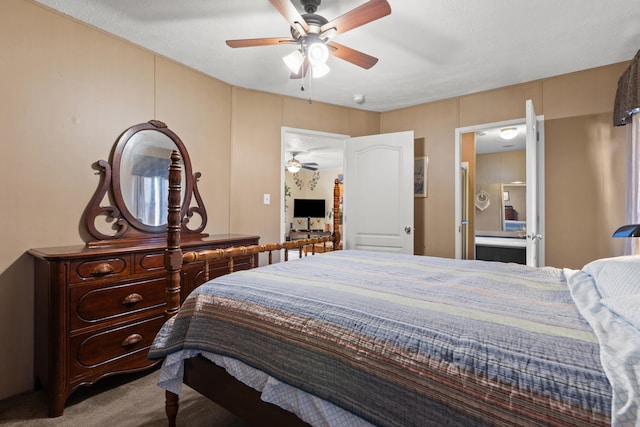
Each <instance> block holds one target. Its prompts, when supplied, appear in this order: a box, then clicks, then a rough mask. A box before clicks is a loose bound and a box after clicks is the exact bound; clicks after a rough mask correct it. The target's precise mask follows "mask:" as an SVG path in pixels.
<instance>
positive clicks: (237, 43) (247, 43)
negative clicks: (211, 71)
mask: <svg viewBox="0 0 640 427" xmlns="http://www.w3.org/2000/svg"><path fill="white" fill-rule="evenodd" d="M226 43H227V46H229V47H254V46H272V45H277V44H293V43H296V41H295V40H292V39H285V38H280V37H267V38H260V39H239V40H227V41H226Z"/></svg>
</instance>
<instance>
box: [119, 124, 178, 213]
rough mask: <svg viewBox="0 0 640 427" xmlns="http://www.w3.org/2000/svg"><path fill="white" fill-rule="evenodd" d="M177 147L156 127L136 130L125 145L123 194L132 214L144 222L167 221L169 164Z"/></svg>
mask: <svg viewBox="0 0 640 427" xmlns="http://www.w3.org/2000/svg"><path fill="white" fill-rule="evenodd" d="M176 149H178V147H177V146H176V144H175V143H174V142H173V141H172V140H171V139H170V138H169V137H168V136H167V135H165V134H163V133H161V132H157V131H154V130H142V131H140V132H137V133H136V134H135V135H133V136H132V137H131V139H129V141H128V142H127V144H126V145H125V147H124V149H123V152H122V157H121V163H120V186H121V191H122V198H123V200H124V203H125V205H126V207H127V209H128V210H129V212H130V213H131V215H132V216H133V217H134V218H136V219H137V220H138V221H140V222H141V223H143V224H145V225H149V226H161V225H165V224H167V195H168V192H169V172H168V168H169V164H170V163H171V159H170V157H171V151H172V150H176ZM182 163H183V165H182V166H183V167H184V162H182ZM183 181H184V176H183ZM182 188H183V189H184V186H183V187H182ZM183 199H184V190H183Z"/></svg>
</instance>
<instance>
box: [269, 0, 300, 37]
mask: <svg viewBox="0 0 640 427" xmlns="http://www.w3.org/2000/svg"><path fill="white" fill-rule="evenodd" d="M269 1H270V2H271V4H272V5H273V7H275V8H276V9H278V12H280V14H281V15H282V16H284V19H286V20H287V21H288V22H289V25H291V26H292V27H294V28H296V29H297V30H298V31H300V27H302V29H303V30H304V34H302V35H305V36H306V32H308V31H309V25H307V21H305V20H304V18H303V17H302V15H300V13H299V12H298V9H296V7H295V6H294V5H293V4H292V3H291V1H290V0H269ZM300 32H301V33H302V31H300Z"/></svg>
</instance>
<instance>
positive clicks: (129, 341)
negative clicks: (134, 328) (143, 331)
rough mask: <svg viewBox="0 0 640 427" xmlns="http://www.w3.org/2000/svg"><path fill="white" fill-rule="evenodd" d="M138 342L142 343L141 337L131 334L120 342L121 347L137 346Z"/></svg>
mask: <svg viewBox="0 0 640 427" xmlns="http://www.w3.org/2000/svg"><path fill="white" fill-rule="evenodd" d="M140 341H142V335H140V334H131V335H129V336H128V337H126V338H125V339H124V341H122V346H123V347H131V346H132V345H135V344H138V343H139V342H140Z"/></svg>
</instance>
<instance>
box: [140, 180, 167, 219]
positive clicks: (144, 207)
mask: <svg viewBox="0 0 640 427" xmlns="http://www.w3.org/2000/svg"><path fill="white" fill-rule="evenodd" d="M131 178H132V179H131V186H132V188H131V190H132V191H131V193H132V194H133V199H132V200H133V201H134V202H135V203H134V206H133V212H131V213H132V214H133V215H134V216H135V217H136V218H137V219H138V220H139V221H140V222H142V223H143V224H147V225H151V226H158V225H163V224H166V223H167V218H166V215H167V211H168V207H169V204H168V200H167V198H168V194H169V179H168V177H166V176H139V175H134V176H132V177H131Z"/></svg>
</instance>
